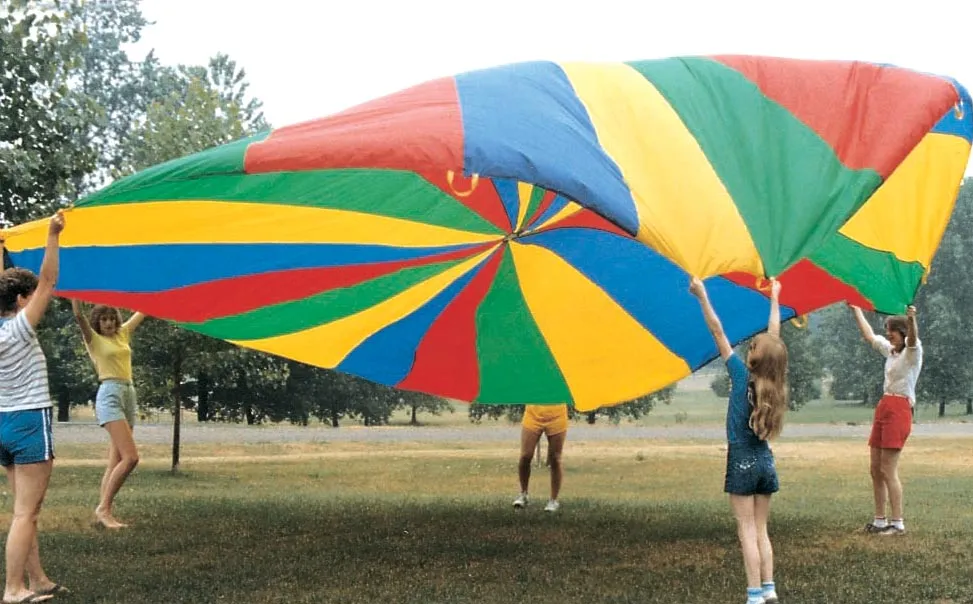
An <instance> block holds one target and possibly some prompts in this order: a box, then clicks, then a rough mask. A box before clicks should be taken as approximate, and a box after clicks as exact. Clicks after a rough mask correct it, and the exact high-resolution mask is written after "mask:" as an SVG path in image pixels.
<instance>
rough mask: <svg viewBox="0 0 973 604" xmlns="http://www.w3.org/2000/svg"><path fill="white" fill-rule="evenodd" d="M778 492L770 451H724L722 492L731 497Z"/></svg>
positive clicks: (743, 447)
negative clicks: (724, 474)
mask: <svg viewBox="0 0 973 604" xmlns="http://www.w3.org/2000/svg"><path fill="white" fill-rule="evenodd" d="M779 490H780V484H779V483H778V480H777V466H776V465H775V464H774V454H773V453H772V452H771V451H770V449H769V448H768V449H763V448H753V447H747V446H742V447H735V446H733V445H730V447H728V448H727V451H726V480H725V481H724V484H723V491H724V492H726V493H730V494H732V495H770V494H772V493H776V492H777V491H779Z"/></svg>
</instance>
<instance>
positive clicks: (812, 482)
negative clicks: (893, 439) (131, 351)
mask: <svg viewBox="0 0 973 604" xmlns="http://www.w3.org/2000/svg"><path fill="white" fill-rule="evenodd" d="M970 445H971V442H970V440H969V439H954V438H933V437H922V438H914V439H913V441H912V442H910V448H909V449H908V451H907V453H906V455H905V456H904V458H903V462H902V474H903V478H904V480H905V481H906V485H907V489H908V491H907V493H908V499H907V506H908V507H907V510H908V516H907V522H908V527H909V534H908V535H907V536H904V537H901V538H889V539H880V538H876V537H870V536H867V535H864V534H862V533H861V532H860V527H861V526H862V525H863V524H864V522H865V521H866V520H867V519H868V518H869V514H870V512H871V509H870V508H871V496H870V486H869V482H868V475H867V465H868V459H867V457H868V456H867V451H866V449H865V447H864V445H863V443H862V442H859V441H858V440H857V439H856V440H840V439H835V440H828V441H815V442H797V441H788V440H786V439H785V440H784V442H781V443H779V444H778V445H776V447H775V450H776V452H777V456H778V460H779V461H778V463H779V469H780V475H781V482H782V486H783V489H782V491H781V493H780V494H779V495H778V496H777V497H776V498H775V501H774V513H773V518H772V533H773V538H774V543H775V547H776V551H777V569H778V570H777V580H778V583H779V585H780V591H781V595H782V596H783V597H786V598H787V599H786V601H787V602H845V603H848V602H861V603H866V602H867V603H876V602H890V603H891V602H965V601H968V598H969V594H970V593H973V573H971V572H970V571H971V569H973V551H971V548H970V535H971V534H973V508H971V506H970V505H969V502H970V496H969V493H971V492H973V477H971V475H970V472H969V467H970V459H969V457H970ZM141 452H142V457H143V463H142V465H141V466H140V468H139V469H138V471H137V473H136V474H135V475H134V476H133V477H132V478H131V480H130V482H129V484H128V485H126V487H125V490H124V491H123V492H122V495H121V497H120V499H119V504H118V515H119V516H120V517H121V518H122V519H124V520H131V521H133V522H134V523H135V526H134V527H133V528H132V529H129V530H126V531H124V532H121V533H107V532H104V531H99V530H96V529H94V528H92V527H91V525H90V520H91V514H92V511H91V510H92V508H93V507H94V505H95V502H96V492H97V484H98V480H99V479H100V475H101V468H100V463H99V460H100V456H101V455H103V454H104V447H103V446H94V445H71V446H61V447H60V448H59V458H58V462H57V467H56V469H55V473H54V478H53V480H52V487H51V490H50V492H49V495H48V499H47V501H46V503H45V509H44V512H43V514H42V517H41V530H42V533H41V548H42V555H43V559H44V561H45V565H46V567H47V569H48V571H49V572H50V574H51V575H52V576H53V577H54V578H55V579H56V580H58V581H61V582H63V583H65V584H67V585H69V586H70V587H71V588H72V589H73V590H74V592H75V594H74V595H73V596H72V601H78V602H223V601H225V602H471V603H472V602H500V603H508V602H527V601H529V602H673V601H679V602H736V601H740V600H742V598H741V594H742V593H743V587H744V581H743V572H742V562H741V559H740V555H739V549H738V546H737V543H736V536H735V531H734V525H733V520H732V517H731V515H730V513H729V509H728V505H727V502H726V498H725V495H724V494H723V493H722V480H723V474H722V473H723V463H724V457H723V456H724V455H725V451H724V448H723V445H722V443H720V442H718V441H666V440H652V441H636V440H624V441H619V442H605V441H589V442H583V441H569V443H568V447H567V449H566V451H565V464H566V477H565V486H564V490H563V493H562V503H563V506H564V507H563V508H562V512H561V513H560V514H558V515H555V516H550V515H546V514H544V512H542V511H541V509H540V508H541V507H542V504H543V502H544V501H545V499H546V495H547V493H546V491H547V486H548V478H547V472H546V468H544V467H536V466H535V467H534V478H533V481H532V488H531V492H532V495H533V498H534V503H533V504H532V505H531V506H530V508H529V509H528V510H526V511H525V512H515V511H514V510H513V509H511V507H510V501H511V500H512V497H513V495H514V494H515V493H516V490H517V487H516V456H517V443H516V442H510V443H497V442H476V441H475V440H465V441H462V442H456V443H452V442H435V443H422V442H407V443H341V444H328V443H325V444H320V443H318V444H311V443H290V444H259V445H244V444H234V443H230V444H216V445H191V446H188V447H186V449H185V450H184V451H183V466H182V467H183V471H182V472H181V474H179V475H176V476H173V475H171V474H169V472H168V471H167V467H168V453H169V451H168V448H166V447H162V446H151V447H142V448H141ZM4 504H5V507H4V509H5V510H6V514H4V517H3V518H2V519H0V520H2V521H3V523H4V524H6V523H9V509H10V501H9V497H7V496H6V494H4ZM863 577H870V578H871V579H869V580H864V579H863ZM964 598H966V599H964Z"/></svg>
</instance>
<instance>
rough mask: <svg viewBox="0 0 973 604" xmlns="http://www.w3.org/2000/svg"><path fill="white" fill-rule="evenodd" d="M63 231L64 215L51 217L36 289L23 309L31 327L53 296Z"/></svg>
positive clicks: (41, 316)
mask: <svg viewBox="0 0 973 604" xmlns="http://www.w3.org/2000/svg"><path fill="white" fill-rule="evenodd" d="M63 230H64V214H63V213H62V212H60V211H59V212H58V213H57V214H55V215H54V216H52V217H51V222H50V226H49V227H48V230H47V247H46V248H44V260H42V261H41V270H40V274H39V275H38V276H37V289H35V290H34V295H33V296H31V297H30V301H29V302H27V306H26V307H25V308H24V316H25V317H26V318H27V322H28V323H30V325H31V327H37V324H38V323H40V322H41V319H42V318H44V313H45V312H47V306H48V305H49V304H50V302H51V296H53V295H54V286H55V285H56V284H57V273H58V268H59V265H60V262H59V257H58V256H59V248H60V236H61V231H63Z"/></svg>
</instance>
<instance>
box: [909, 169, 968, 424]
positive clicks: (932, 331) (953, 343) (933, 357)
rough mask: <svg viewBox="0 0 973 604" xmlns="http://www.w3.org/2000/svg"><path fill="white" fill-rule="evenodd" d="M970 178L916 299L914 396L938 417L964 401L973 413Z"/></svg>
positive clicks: (958, 200)
mask: <svg viewBox="0 0 973 604" xmlns="http://www.w3.org/2000/svg"><path fill="white" fill-rule="evenodd" d="M970 220H973V179H967V180H966V182H965V183H964V185H963V187H962V188H961V190H960V193H959V196H958V198H957V201H956V206H955V209H954V211H953V216H952V219H951V221H950V223H949V226H948V227H947V229H946V232H945V233H944V234H943V240H942V242H941V243H940V246H939V250H938V252H937V254H936V257H935V259H934V261H933V264H932V267H931V271H930V273H929V276H928V283H927V284H926V286H925V287H923V288H922V289H921V290H920V292H919V295H918V296H917V299H916V307H917V310H918V315H917V319H918V323H919V338H920V339H921V340H922V344H923V365H922V373H921V374H920V377H919V382H918V384H917V390H918V392H917V398H918V399H919V401H923V400H925V401H927V402H928V403H930V404H938V406H939V416H940V417H942V416H944V415H945V414H946V405H947V403H949V402H950V401H956V400H960V401H964V402H965V403H966V411H967V413H973V408H971V407H973V367H970V364H969V363H968V362H967V361H966V357H967V351H968V350H970V346H971V345H973V334H971V333H970V330H969V328H968V327H967V326H966V325H965V319H966V316H965V315H966V314H968V312H969V309H970V308H973V306H971V305H973V283H971V279H973V267H971V266H970V260H969V258H970V252H971V251H973V232H971V230H970V228H969V226H968V225H969V224H970Z"/></svg>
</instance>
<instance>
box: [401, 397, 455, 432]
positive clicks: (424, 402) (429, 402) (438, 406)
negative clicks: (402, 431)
mask: <svg viewBox="0 0 973 604" xmlns="http://www.w3.org/2000/svg"><path fill="white" fill-rule="evenodd" d="M398 397H399V400H398V403H399V406H401V407H405V408H407V409H409V425H410V426H418V425H419V419H418V414H419V412H420V411H423V412H426V413H431V414H433V415H439V414H441V413H442V412H443V411H449V412H450V413H453V406H452V405H450V404H449V402H448V401H447V400H445V399H443V398H440V397H438V396H431V395H429V394H425V393H423V392H413V391H411V390H399V391H398Z"/></svg>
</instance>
